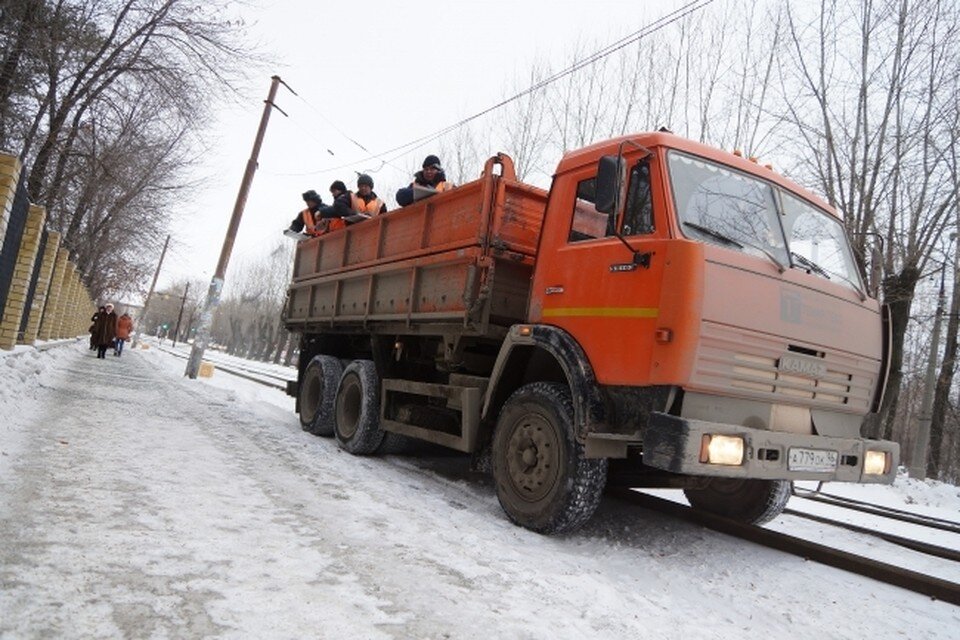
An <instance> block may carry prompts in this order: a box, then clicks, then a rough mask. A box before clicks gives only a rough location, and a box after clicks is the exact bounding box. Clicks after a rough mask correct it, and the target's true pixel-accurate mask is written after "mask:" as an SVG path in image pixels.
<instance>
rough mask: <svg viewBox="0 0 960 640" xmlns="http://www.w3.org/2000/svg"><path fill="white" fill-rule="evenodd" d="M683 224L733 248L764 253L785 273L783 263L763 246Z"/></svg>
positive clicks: (694, 224)
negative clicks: (749, 249) (746, 248)
mask: <svg viewBox="0 0 960 640" xmlns="http://www.w3.org/2000/svg"><path fill="white" fill-rule="evenodd" d="M683 224H684V225H685V226H688V227H690V228H691V229H696V230H697V231H699V232H700V233H703V234H705V235H708V236H710V237H711V238H716V239H717V240H720V241H721V242H726V243H727V244H729V245H731V246H734V247H737V248H738V249H743V248H744V247H750V248H751V249H756V250H757V251H759V252H760V253H762V254H763V255H765V256H767V258H769V259H770V262H772V263H773V264H775V265H776V266H777V270H778V271H779V272H780V273H783V272H784V271H785V269H784V266H783V263H781V262H780V261H779V260H778V259H777V257H776V256H775V255H773V254H772V253H770V252H769V251H767V250H766V249H764V248H763V247H761V246H760V245H758V244H753V243H752V242H746V241H744V240H734V239H733V238H731V237H730V236H726V235H724V234H722V233H720V232H719V231H715V230H713V229H711V228H709V227H704V226H703V225H700V224H697V223H696V222H686V221H684V223H683Z"/></svg>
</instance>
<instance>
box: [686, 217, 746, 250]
mask: <svg viewBox="0 0 960 640" xmlns="http://www.w3.org/2000/svg"><path fill="white" fill-rule="evenodd" d="M683 224H684V226H686V227H690V228H691V229H696V230H697V231H699V232H700V233H705V234H707V235H708V236H710V237H711V238H714V239H716V240H720V241H721V242H726V243H727V244H729V245H733V246H734V247H737V248H739V249H743V244H742V243H740V242H738V241H736V240H734V239H733V238H731V237H730V236H725V235H723V234H722V233H720V232H719V231H714V230H713V229H710V228H709V227H704V226H703V225H699V224H697V223H696V222H684V223H683Z"/></svg>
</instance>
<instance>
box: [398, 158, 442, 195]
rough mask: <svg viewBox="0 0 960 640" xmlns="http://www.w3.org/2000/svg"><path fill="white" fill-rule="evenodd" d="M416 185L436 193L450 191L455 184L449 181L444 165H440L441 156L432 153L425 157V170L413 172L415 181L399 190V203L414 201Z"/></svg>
mask: <svg viewBox="0 0 960 640" xmlns="http://www.w3.org/2000/svg"><path fill="white" fill-rule="evenodd" d="M415 186H416V187H422V188H423V189H425V190H433V191H434V192H435V193H441V192H443V191H449V190H450V189H452V188H453V184H452V183H450V182H447V175H446V174H445V173H444V172H443V167H442V166H440V158H438V157H437V156H435V155H432V154H431V155H429V156H427V157H426V158H425V159H424V161H423V170H422V171H417V172H416V173H415V174H413V182H411V183H410V186H409V187H404V188H402V189H398V190H397V204H399V205H400V206H401V207H405V206H407V205H408V204H411V203H413V201H414V200H415V198H414V187H415ZM430 195H433V194H430Z"/></svg>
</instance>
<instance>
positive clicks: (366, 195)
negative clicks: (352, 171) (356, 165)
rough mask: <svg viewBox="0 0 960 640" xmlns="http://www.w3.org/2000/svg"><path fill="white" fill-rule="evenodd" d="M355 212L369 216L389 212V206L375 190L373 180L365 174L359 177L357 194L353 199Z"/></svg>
mask: <svg viewBox="0 0 960 640" xmlns="http://www.w3.org/2000/svg"><path fill="white" fill-rule="evenodd" d="M351 201H352V205H353V207H352V208H353V210H354V211H356V212H357V213H361V214H365V215H367V216H368V217H369V216H378V215H380V214H381V213H386V212H387V205H385V204H384V203H383V200H381V199H380V198H379V196H377V194H376V193H375V192H374V190H373V178H371V177H370V176H368V175H367V174H365V173H361V174H360V175H359V176H358V177H357V192H356V193H354V194H352V197H351Z"/></svg>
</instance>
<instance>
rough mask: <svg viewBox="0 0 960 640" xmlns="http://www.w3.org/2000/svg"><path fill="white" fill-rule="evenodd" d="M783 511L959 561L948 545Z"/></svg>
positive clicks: (801, 512)
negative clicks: (944, 545)
mask: <svg viewBox="0 0 960 640" xmlns="http://www.w3.org/2000/svg"><path fill="white" fill-rule="evenodd" d="M783 512H784V513H785V514H787V515H791V516H796V517H798V518H805V519H807V520H813V521H814V522H819V523H821V524H826V525H830V526H832V527H839V528H841V529H846V530H848V531H853V532H855V533H862V534H864V535H868V536H873V537H874V538H880V539H881V540H884V541H886V542H889V543H891V544H895V545H898V546H901V547H904V548H906V549H910V550H912V551H918V552H920V553H924V554H927V555H930V556H936V557H938V558H943V559H944V560H953V561H954V562H960V551H957V550H956V549H951V548H950V547H942V546H940V545H936V544H931V543H929V542H922V541H920V540H913V539H912V538H904V537H903V536H898V535H896V534H894V533H887V532H885V531H878V530H877V529H870V528H869V527H861V526H860V525H856V524H851V523H849V522H842V521H840V520H834V519H833V518H825V517H823V516H818V515H815V514H812V513H804V512H803V511H797V510H795V509H784V510H783Z"/></svg>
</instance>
